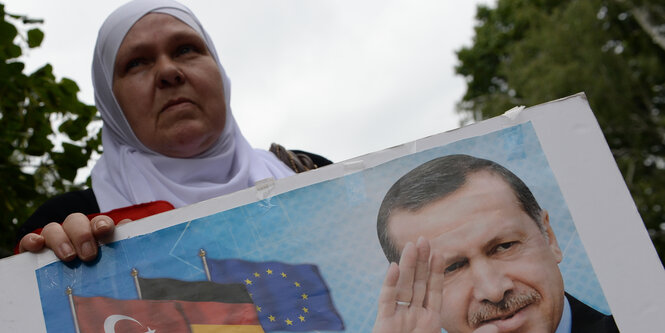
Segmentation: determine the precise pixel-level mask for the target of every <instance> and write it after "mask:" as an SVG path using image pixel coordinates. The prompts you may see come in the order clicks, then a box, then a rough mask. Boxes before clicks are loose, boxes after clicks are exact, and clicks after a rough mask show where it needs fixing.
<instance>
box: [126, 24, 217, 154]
mask: <svg viewBox="0 0 665 333" xmlns="http://www.w3.org/2000/svg"><path fill="white" fill-rule="evenodd" d="M113 94H114V95H115V98H116V99H117V100H118V103H119V104H120V107H121V108H122V110H123V112H124V114H125V117H126V118H127V120H128V121H129V125H130V126H131V127H132V130H133V131H134V134H136V136H137V138H138V139H139V140H141V142H142V143H143V144H144V145H145V146H146V147H148V148H150V149H152V150H153V151H155V152H158V153H160V154H163V155H166V156H170V157H178V158H187V157H192V156H195V155H198V154H200V153H202V152H204V151H205V150H206V149H208V148H209V147H210V146H211V145H212V144H213V143H215V141H216V140H217V139H218V138H219V136H220V134H221V133H222V130H223V129H224V124H225V121H226V104H225V101H224V87H223V83H222V77H221V75H220V73H219V69H218V68H217V64H216V63H215V59H213V57H212V55H211V54H210V52H209V51H208V48H207V47H206V45H205V42H204V40H203V38H202V37H201V36H200V35H199V34H198V33H197V32H196V31H194V30H193V29H192V28H190V27H189V26H188V25H187V24H185V23H183V22H182V21H180V20H178V19H176V18H175V17H173V16H170V15H166V14H157V13H152V14H148V15H146V16H144V17H143V18H141V19H140V20H139V21H138V22H136V24H134V26H133V27H132V28H131V29H130V30H129V32H128V33H127V35H126V36H125V38H124V40H123V42H122V44H121V45H120V48H119V49H118V54H117V56H116V59H115V68H114V71H113Z"/></svg>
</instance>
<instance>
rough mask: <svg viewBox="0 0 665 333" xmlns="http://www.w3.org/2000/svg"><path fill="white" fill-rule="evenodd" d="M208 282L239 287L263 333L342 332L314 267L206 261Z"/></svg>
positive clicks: (342, 326)
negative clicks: (243, 288)
mask: <svg viewBox="0 0 665 333" xmlns="http://www.w3.org/2000/svg"><path fill="white" fill-rule="evenodd" d="M207 262H208V269H209V270H210V276H211V279H212V280H213V281H215V282H218V283H239V282H240V283H243V284H245V286H246V287H247V291H249V293H250V296H251V297H252V299H253V300H254V304H255V305H256V311H257V313H258V315H259V321H260V322H261V326H263V329H264V330H265V331H313V330H328V331H341V330H344V323H343V322H342V318H341V317H340V316H339V314H338V313H337V310H336V309H335V306H334V305H333V302H332V299H331V297H330V291H329V290H328V287H327V286H326V284H325V282H324V281H323V277H321V274H320V273H319V269H318V268H317V267H316V266H315V265H309V264H300V265H291V264H285V263H281V262H277V261H266V262H251V261H245V260H238V259H225V260H216V259H208V261H207Z"/></svg>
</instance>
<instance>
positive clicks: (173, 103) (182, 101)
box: [162, 97, 193, 112]
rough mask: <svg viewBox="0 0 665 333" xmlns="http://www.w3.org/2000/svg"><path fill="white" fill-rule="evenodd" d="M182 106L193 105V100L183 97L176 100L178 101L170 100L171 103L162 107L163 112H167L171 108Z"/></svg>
mask: <svg viewBox="0 0 665 333" xmlns="http://www.w3.org/2000/svg"><path fill="white" fill-rule="evenodd" d="M182 104H193V103H192V101H191V100H189V99H187V98H183V97H181V98H176V99H172V100H169V101H168V102H167V103H166V104H165V105H164V107H162V112H164V111H166V110H168V109H170V108H173V107H177V106H180V105H182Z"/></svg>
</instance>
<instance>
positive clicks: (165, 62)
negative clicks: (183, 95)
mask: <svg viewBox="0 0 665 333" xmlns="http://www.w3.org/2000/svg"><path fill="white" fill-rule="evenodd" d="M164 58H166V57H162V58H161V59H159V60H158V61H157V73H156V77H155V80H156V81H157V82H156V83H157V87H159V88H168V87H175V86H179V85H181V84H183V83H185V74H184V73H183V72H182V70H180V68H179V67H178V65H177V64H176V63H175V62H174V61H173V60H172V59H168V58H167V59H164Z"/></svg>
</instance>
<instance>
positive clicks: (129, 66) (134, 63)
mask: <svg viewBox="0 0 665 333" xmlns="http://www.w3.org/2000/svg"><path fill="white" fill-rule="evenodd" d="M142 63H143V61H142V60H141V59H132V60H130V61H129V62H127V65H125V71H127V72H128V71H130V70H132V69H133V68H135V67H138V66H140V65H141V64H142Z"/></svg>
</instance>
